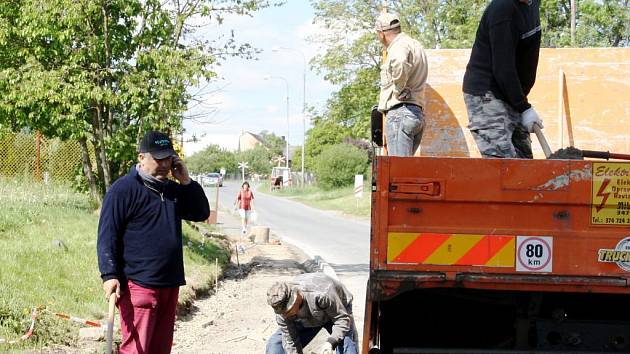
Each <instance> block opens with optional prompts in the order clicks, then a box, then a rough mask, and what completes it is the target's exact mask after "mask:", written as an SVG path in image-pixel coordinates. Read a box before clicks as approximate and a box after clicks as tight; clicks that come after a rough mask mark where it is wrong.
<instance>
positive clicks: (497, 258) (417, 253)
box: [387, 232, 516, 267]
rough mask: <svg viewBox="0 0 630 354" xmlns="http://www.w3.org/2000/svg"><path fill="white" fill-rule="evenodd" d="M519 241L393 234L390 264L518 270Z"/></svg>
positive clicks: (388, 261)
mask: <svg viewBox="0 0 630 354" xmlns="http://www.w3.org/2000/svg"><path fill="white" fill-rule="evenodd" d="M515 241H516V237H515V236H506V235H499V236H497V235H466V234H433V233H421V234H417V233H398V232H390V233H389V234H388V247H387V263H412V264H434V265H472V266H486V267H514V257H515V252H516V251H515V247H516V245H515V244H516V242H515Z"/></svg>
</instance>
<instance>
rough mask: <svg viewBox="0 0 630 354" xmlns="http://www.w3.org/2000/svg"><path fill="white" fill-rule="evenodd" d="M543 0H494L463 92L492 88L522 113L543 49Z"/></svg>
mask: <svg viewBox="0 0 630 354" xmlns="http://www.w3.org/2000/svg"><path fill="white" fill-rule="evenodd" d="M540 41H541V32H540V0H531V4H530V5H528V4H524V3H522V2H520V1H519V0H493V1H492V2H491V3H490V5H488V7H487V8H486V10H485V12H484V13H483V16H482V17H481V21H480V23H479V28H478V29H477V36H476V38H475V44H474V45H473V48H472V51H471V53H470V61H469V62H468V66H467V67H466V74H465V75H464V92H465V93H468V94H471V95H476V96H483V95H484V94H485V93H486V92H488V91H492V93H493V94H494V96H495V97H497V98H498V99H501V100H503V101H505V102H507V103H508V104H509V105H510V106H512V108H514V109H515V110H517V111H518V112H520V113H522V112H524V111H525V110H527V109H528V108H530V107H531V105H530V104H529V102H528V101H527V95H528V94H529V91H530V90H531V88H532V87H533V86H534V82H535V81H536V69H537V67H538V53H539V51H540Z"/></svg>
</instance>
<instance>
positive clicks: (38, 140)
mask: <svg viewBox="0 0 630 354" xmlns="http://www.w3.org/2000/svg"><path fill="white" fill-rule="evenodd" d="M35 146H36V152H35V154H36V156H35V180H37V181H41V180H42V133H40V132H39V130H38V131H37V133H36V134H35Z"/></svg>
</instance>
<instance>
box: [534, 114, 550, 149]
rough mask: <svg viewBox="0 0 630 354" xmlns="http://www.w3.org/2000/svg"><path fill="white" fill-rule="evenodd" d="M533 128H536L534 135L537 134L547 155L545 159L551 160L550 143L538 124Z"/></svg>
mask: <svg viewBox="0 0 630 354" xmlns="http://www.w3.org/2000/svg"><path fill="white" fill-rule="evenodd" d="M533 128H534V133H536V137H537V138H538V142H540V146H541V147H542V149H543V152H544V153H545V157H546V158H549V156H551V149H550V148H549V143H548V142H547V139H546V138H545V135H544V134H543V132H542V130H541V129H540V126H539V125H538V124H536V123H534V127H533Z"/></svg>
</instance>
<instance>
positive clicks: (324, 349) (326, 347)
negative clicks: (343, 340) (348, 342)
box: [319, 342, 333, 354]
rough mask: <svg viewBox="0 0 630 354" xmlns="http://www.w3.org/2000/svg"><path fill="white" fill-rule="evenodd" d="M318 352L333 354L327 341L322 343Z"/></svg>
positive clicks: (320, 353)
mask: <svg viewBox="0 0 630 354" xmlns="http://www.w3.org/2000/svg"><path fill="white" fill-rule="evenodd" d="M319 354H333V348H332V345H331V344H330V343H328V342H326V343H324V345H322V349H321V350H320V351H319Z"/></svg>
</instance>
